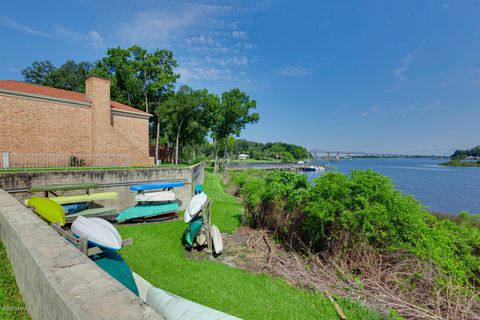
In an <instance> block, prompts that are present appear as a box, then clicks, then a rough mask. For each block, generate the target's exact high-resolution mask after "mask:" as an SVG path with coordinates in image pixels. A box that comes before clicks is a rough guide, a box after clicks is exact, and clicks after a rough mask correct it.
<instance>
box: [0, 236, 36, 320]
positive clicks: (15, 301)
mask: <svg viewBox="0 0 480 320" xmlns="http://www.w3.org/2000/svg"><path fill="white" fill-rule="evenodd" d="M0 319H5V320H14V319H15V320H17V319H30V317H29V315H28V313H27V312H26V310H25V305H24V304H23V302H22V297H21V296H20V293H19V292H18V288H17V284H16V283H15V276H14V275H13V271H12V266H11V265H10V261H8V257H7V252H6V251H5V248H4V247H3V244H2V243H1V242H0Z"/></svg>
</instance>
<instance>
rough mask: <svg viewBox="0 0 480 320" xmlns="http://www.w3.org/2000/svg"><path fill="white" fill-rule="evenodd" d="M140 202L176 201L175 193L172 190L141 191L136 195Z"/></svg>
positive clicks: (136, 199)
mask: <svg viewBox="0 0 480 320" xmlns="http://www.w3.org/2000/svg"><path fill="white" fill-rule="evenodd" d="M135 201H138V202H172V201H175V193H173V192H172V191H158V192H148V193H139V194H137V195H136V196H135Z"/></svg>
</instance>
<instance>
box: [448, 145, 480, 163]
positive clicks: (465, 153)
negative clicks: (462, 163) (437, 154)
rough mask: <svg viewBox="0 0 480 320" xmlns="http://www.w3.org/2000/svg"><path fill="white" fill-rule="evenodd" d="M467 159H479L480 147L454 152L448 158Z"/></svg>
mask: <svg viewBox="0 0 480 320" xmlns="http://www.w3.org/2000/svg"><path fill="white" fill-rule="evenodd" d="M468 157H473V158H477V159H480V146H476V147H474V148H471V149H468V150H455V152H454V153H453V154H452V155H451V157H450V158H452V159H453V160H463V159H466V158H468Z"/></svg>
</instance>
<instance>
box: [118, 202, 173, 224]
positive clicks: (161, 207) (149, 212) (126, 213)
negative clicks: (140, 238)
mask: <svg viewBox="0 0 480 320" xmlns="http://www.w3.org/2000/svg"><path fill="white" fill-rule="evenodd" d="M179 209H180V207H179V206H178V203H176V202H167V203H160V204H149V205H144V206H135V207H132V208H128V209H125V210H123V211H121V212H119V213H118V216H117V217H116V218H115V220H117V221H124V220H130V219H135V218H144V217H151V216H158V215H162V214H168V213H172V212H177V211H178V210H179Z"/></svg>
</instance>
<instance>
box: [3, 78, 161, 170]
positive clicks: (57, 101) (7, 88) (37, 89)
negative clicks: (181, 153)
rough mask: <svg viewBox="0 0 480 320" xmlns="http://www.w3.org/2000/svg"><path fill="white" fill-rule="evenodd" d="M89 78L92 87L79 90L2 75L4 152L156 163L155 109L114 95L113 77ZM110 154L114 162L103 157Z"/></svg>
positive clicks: (127, 163)
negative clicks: (151, 142) (151, 141)
mask: <svg viewBox="0 0 480 320" xmlns="http://www.w3.org/2000/svg"><path fill="white" fill-rule="evenodd" d="M85 83H86V93H79V92H74V91H68V90H61V89H55V88H50V87H44V86H39V85H34V84H29V83H25V82H19V81H13V80H5V81H0V153H3V152H11V153H12V155H13V154H32V156H31V157H30V158H33V155H40V156H39V157H41V155H45V159H47V158H48V157H47V156H49V155H55V154H58V155H60V154H61V155H66V156H69V157H70V158H71V157H72V156H75V157H78V158H79V159H80V158H82V157H83V158H84V159H82V160H83V161H84V164H83V165H106V164H108V165H150V164H153V159H152V158H151V157H150V156H149V147H148V119H149V118H150V116H151V115H150V114H148V113H145V112H143V111H141V110H138V109H134V108H132V107H130V106H127V105H124V104H121V103H118V102H115V101H111V100H110V80H108V79H104V78H99V77H89V78H88V79H87V80H86V82H85ZM109 156H110V157H111V159H110V162H108V163H99V162H102V161H103V162H105V161H104V160H102V159H107V158H108V157H109ZM94 158H95V159H96V161H97V163H93V162H92V161H93V160H92V159H94ZM112 159H113V160H112ZM115 159H122V161H121V163H115ZM125 159H127V160H125ZM22 161H27V160H25V159H24V160H22ZM29 161H34V160H33V159H30V160H29ZM112 161H113V162H112Z"/></svg>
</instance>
